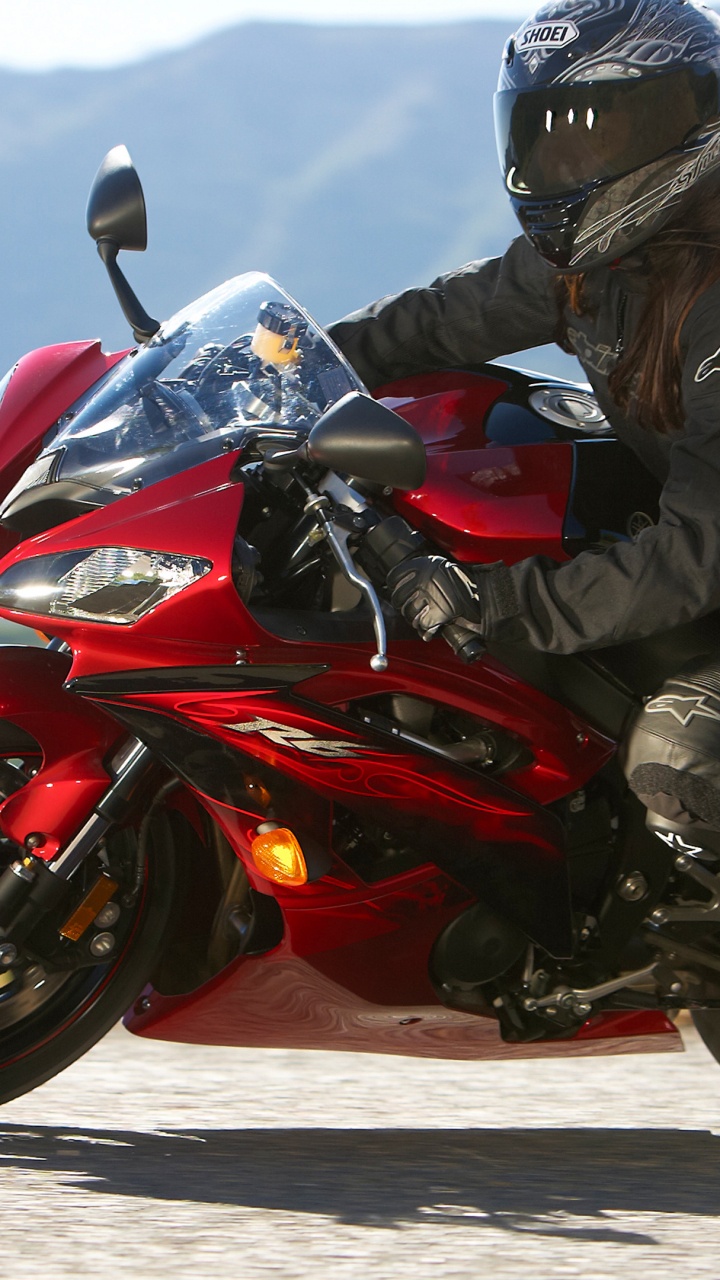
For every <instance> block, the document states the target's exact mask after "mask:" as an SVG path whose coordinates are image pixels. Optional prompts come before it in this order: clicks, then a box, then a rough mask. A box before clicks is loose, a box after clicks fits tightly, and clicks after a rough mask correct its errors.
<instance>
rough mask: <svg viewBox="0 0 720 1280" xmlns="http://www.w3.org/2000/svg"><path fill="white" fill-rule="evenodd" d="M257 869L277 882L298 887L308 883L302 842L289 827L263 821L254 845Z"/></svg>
mask: <svg viewBox="0 0 720 1280" xmlns="http://www.w3.org/2000/svg"><path fill="white" fill-rule="evenodd" d="M250 852H251V854H252V860H253V862H254V863H255V866H256V868H257V870H258V871H259V872H260V875H261V876H264V877H265V879H266V880H272V882H273V884H285V885H291V886H293V887H295V888H298V887H299V886H300V885H303V884H307V882H308V869H307V863H306V862H305V855H304V854H303V851H302V849H301V848H300V843H299V841H298V839H297V837H296V836H294V835H293V833H292V831H290V830H288V828H287V827H276V826H274V825H271V824H270V823H263V824H262V826H261V827H258V829H257V835H256V836H255V837H254V839H253V841H252V844H251V845H250Z"/></svg>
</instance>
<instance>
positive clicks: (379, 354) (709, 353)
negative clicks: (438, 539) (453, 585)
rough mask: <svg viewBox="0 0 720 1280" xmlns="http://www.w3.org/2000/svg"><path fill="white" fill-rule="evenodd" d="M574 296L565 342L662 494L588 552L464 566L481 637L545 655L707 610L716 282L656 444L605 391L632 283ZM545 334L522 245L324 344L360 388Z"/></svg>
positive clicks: (715, 594)
mask: <svg viewBox="0 0 720 1280" xmlns="http://www.w3.org/2000/svg"><path fill="white" fill-rule="evenodd" d="M588 288H589V289H590V290H591V291H592V294H591V298H592V303H593V314H592V315H583V316H580V317H578V316H576V315H574V314H573V313H572V312H570V311H568V313H567V316H566V320H567V325H568V333H569V337H570V341H571V343H572V345H573V347H574V350H575V352H576V354H577V356H578V359H579V360H580V363H581V365H582V367H583V369H584V371H585V374H586V376H587V379H588V381H589V382H590V383H591V384H592V387H593V389H594V391H595V394H596V396H597V398H598V401H599V402H600V405H601V407H602V409H603V411H604V412H605V414H606V416H607V417H608V419H609V421H610V422H611V423H612V425H613V427H614V428H615V430H616V432H617V435H618V436H619V438H620V439H621V440H623V441H624V442H625V443H626V444H627V445H629V446H630V447H631V448H632V449H633V450H634V451H635V453H636V454H637V455H638V456H639V457H640V459H641V461H642V462H643V463H644V465H645V466H646V467H647V468H648V469H649V470H650V471H651V472H652V473H653V474H654V475H655V476H656V477H657V478H658V479H659V480H660V482H661V483H662V485H663V489H662V497H661V503H660V520H659V522H658V524H657V525H656V526H654V527H653V528H650V529H646V530H644V531H643V532H642V533H640V534H639V535H638V536H637V537H636V538H635V539H634V540H633V541H630V542H619V543H616V544H615V545H613V546H612V547H611V548H609V549H608V550H607V551H605V552H603V553H602V554H596V553H594V552H584V553H583V554H581V555H579V556H577V558H576V559H575V560H572V561H570V562H568V563H564V564H562V565H558V564H557V563H556V562H554V561H552V560H550V559H548V558H547V557H542V556H533V557H532V558H531V559H528V560H523V561H521V562H520V563H519V564H516V565H513V566H511V567H509V568H508V567H506V566H504V565H489V566H475V567H474V569H473V575H474V577H475V578H476V579H477V582H478V586H479V590H480V596H481V600H482V607H483V613H484V619H485V623H484V626H485V634H486V636H487V638H488V639H491V640H498V641H501V642H502V641H506V642H509V643H519V644H522V645H530V646H532V647H533V648H535V649H540V650H544V651H546V652H554V653H572V652H575V651H578V650H581V649H589V648H598V647H603V646H606V645H612V644H618V643H620V642H623V641H628V640H634V639H639V638H642V637H645V636H649V635H653V634H655V633H656V632H659V631H665V630H667V629H669V628H670V627H674V626H676V625H678V624H680V623H683V622H689V621H691V620H692V619H694V618H698V617H700V616H702V615H704V614H706V613H709V612H711V611H712V610H714V609H717V608H719V607H720V284H716V285H713V286H711V287H710V288H709V289H708V290H707V291H706V292H705V293H704V294H703V295H702V296H701V297H700V299H699V300H698V301H697V303H696V304H695V306H694V307H693V309H692V311H691V312H690V313H689V315H688V318H687V320H686V321H685V324H684V327H683V330H682V352H683V380H682V397H683V407H684V412H685V420H684V423H683V424H682V427H681V428H680V429H677V428H676V429H673V430H671V431H670V432H669V433H668V434H661V433H659V432H655V431H648V430H644V429H642V428H641V427H640V426H639V425H638V423H637V422H636V421H634V420H633V418H632V417H628V416H626V415H625V414H624V413H623V412H622V411H621V410H620V409H619V408H618V406H617V404H615V402H614V401H613V400H612V398H611V396H610V394H609V391H608V376H609V374H610V372H611V370H612V368H613V367H614V364H615V362H616V360H617V353H618V350H619V349H620V344H622V341H623V338H624V340H625V342H626V343H627V342H629V341H630V340H631V338H632V334H633V330H634V327H635V326H636V325H637V323H638V320H639V317H640V315H641V312H642V308H643V305H644V296H643V294H644V281H643V277H642V273H638V272H637V271H633V270H631V269H627V268H626V269H623V265H622V264H621V266H620V269H612V268H608V267H602V268H599V269H598V270H597V271H596V272H595V273H594V274H593V276H592V277H590V278H589V280H588ZM557 325H558V311H557V303H556V294H555V288H554V281H553V274H552V272H551V271H550V269H549V268H548V267H546V265H545V264H544V263H543V261H542V260H541V259H540V258H539V257H538V256H537V254H536V253H535V251H534V250H533V249H532V247H531V246H530V244H529V242H528V241H527V240H525V238H524V237H522V238H520V239H518V240H515V241H513V243H512V244H511V246H510V248H509V249H508V251H507V253H506V254H505V255H504V256H503V257H502V258H494V259H488V260H485V261H481V262H471V263H469V264H468V265H467V266H464V267H461V268H460V270H459V271H453V272H451V273H450V274H449V275H445V276H441V277H440V278H439V279H438V280H436V281H435V282H434V283H433V284H432V285H430V287H429V288H424V289H410V290H408V291H407V292H405V293H401V294H398V295H396V296H395V297H388V298H383V299H381V300H380V301H379V302H376V303H374V304H373V305H372V306H370V307H367V308H365V309H364V310H363V311H358V312H355V313H354V314H353V315H351V316H348V317H346V318H345V319H344V320H341V321H339V322H338V323H336V324H334V325H332V326H331V327H330V330H329V332H330V334H331V336H332V338H333V339H334V341H335V342H336V343H337V345H338V346H339V347H340V349H341V350H342V351H343V352H344V353H345V355H346V356H347V358H348V359H349V360H350V362H351V364H353V365H354V367H355V368H356V370H357V371H358V373H359V375H360V377H361V378H362V379H363V381H364V382H365V383H366V385H367V386H368V387H369V388H370V389H371V390H372V389H373V388H375V387H378V386H381V385H382V384H383V383H385V382H389V381H392V380H393V379H395V378H400V377H405V376H408V375H410V374H414V373H420V372H423V371H425V372H428V371H431V370H436V369H447V368H453V367H458V366H462V365H467V364H475V363H477V362H480V361H485V360H493V359H495V358H497V357H498V356H506V355H509V354H511V353H512V352H514V351H521V350H524V349H525V348H528V347H535V346H541V345H543V344H545V343H550V342H553V341H554V340H555V334H556V331H557ZM718 639H719V641H720V634H719V636H718Z"/></svg>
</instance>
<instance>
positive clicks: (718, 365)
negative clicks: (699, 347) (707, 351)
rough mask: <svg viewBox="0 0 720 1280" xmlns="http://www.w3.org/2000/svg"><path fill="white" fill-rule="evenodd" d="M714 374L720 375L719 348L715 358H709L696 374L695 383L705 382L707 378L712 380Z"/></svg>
mask: <svg viewBox="0 0 720 1280" xmlns="http://www.w3.org/2000/svg"><path fill="white" fill-rule="evenodd" d="M714 373H720V347H718V349H717V351H716V352H715V355H714V356H709V357H708V359H707V360H703V362H702V364H701V365H700V366H699V368H698V371H697V373H696V374H695V381H696V382H704V381H705V379H706V378H711V377H712V375H713V374H714Z"/></svg>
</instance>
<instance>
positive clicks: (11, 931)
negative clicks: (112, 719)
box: [0, 738, 156, 970]
mask: <svg viewBox="0 0 720 1280" xmlns="http://www.w3.org/2000/svg"><path fill="white" fill-rule="evenodd" d="M155 763H156V758H155V756H154V753H153V752H152V751H151V750H150V748H149V747H146V746H145V744H144V743H142V742H141V741H140V740H139V739H138V738H131V739H129V740H128V741H127V742H126V743H125V744H124V745H123V746H122V748H121V749H120V751H119V752H118V753H117V754H116V755H115V756H114V758H113V760H112V762H111V764H110V778H111V782H110V786H109V787H108V788H107V790H106V791H105V793H104V794H103V795H102V796H101V798H100V800H99V801H98V802H97V803H96V805H95V806H94V808H93V811H92V813H91V814H90V816H89V817H88V818H87V819H86V821H85V822H84V823H83V824H82V826H81V827H80V829H79V830H78V831H77V832H76V833H75V835H73V836H72V837H71V839H70V840H69V841H68V842H67V843H66V844H65V846H64V847H63V848H61V849H60V850H59V852H58V853H56V854H55V856H54V857H53V858H51V859H50V860H49V861H46V860H44V859H43V858H40V857H37V856H36V855H35V854H34V853H33V847H34V846H33V836H32V835H30V836H28V838H27V840H26V842H25V846H26V850H27V852H26V853H25V855H24V856H23V857H22V858H19V859H18V860H17V861H15V862H13V863H12V865H11V866H9V867H8V868H7V869H6V870H5V871H4V872H3V874H2V876H0V970H1V969H7V968H9V967H10V966H11V965H12V964H14V963H15V961H16V959H17V957H18V952H19V949H20V947H21V946H22V944H23V942H24V941H25V939H26V938H27V937H28V935H29V934H30V933H31V932H32V930H33V929H34V928H35V926H36V925H37V923H38V921H39V920H40V919H41V918H42V916H43V915H45V913H46V912H47V911H49V910H51V909H52V908H53V907H55V906H56V905H58V904H59V903H60V902H61V901H62V900H63V898H64V897H65V896H66V894H67V892H68V881H69V880H70V877H71V876H72V875H73V873H74V872H75V871H76V870H77V869H78V867H80V866H81V864H82V863H83V862H84V861H85V859H86V858H87V857H88V856H89V855H90V854H91V853H93V852H94V850H96V849H97V848H98V846H99V844H100V841H101V840H102V839H103V837H104V836H105V835H106V834H107V832H108V830H109V829H110V827H111V826H112V825H113V824H114V823H115V822H117V821H118V819H119V818H121V817H123V816H124V814H125V813H126V812H127V809H128V806H129V803H130V801H131V799H132V798H133V796H134V795H135V794H136V792H137V789H138V787H139V786H140V784H141V783H142V782H143V781H144V780H145V778H146V777H147V776H148V774H149V773H150V771H151V769H152V768H153V766H154V765H155ZM110 883H112V882H110ZM97 900H98V901H99V899H97Z"/></svg>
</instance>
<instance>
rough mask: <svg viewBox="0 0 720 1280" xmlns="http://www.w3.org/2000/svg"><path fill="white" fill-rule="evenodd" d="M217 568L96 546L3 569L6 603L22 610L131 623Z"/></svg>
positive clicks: (0, 588)
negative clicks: (89, 549) (87, 549)
mask: <svg viewBox="0 0 720 1280" xmlns="http://www.w3.org/2000/svg"><path fill="white" fill-rule="evenodd" d="M211 569H212V564H211V562H210V561H209V560H202V559H200V557H198V556H176V555H170V554H169V553H168V552H166V551H139V550H136V549H135V548H134V547H95V548H94V549H93V550H91V551H69V552H65V553H63V554H60V555H54V556H35V557H33V559H31V560H24V561H22V562H21V563H20V564H14V565H12V566H11V567H10V568H9V569H6V570H5V572H4V573H2V574H0V605H4V606H5V607H6V608H7V609H13V610H16V611H17V612H19V613H33V614H40V615H41V616H45V615H47V616H48V617H54V618H58V617H60V618H78V619H84V620H85V621H87V622H112V623H115V624H117V625H118V626H131V625H132V623H133V622H137V621H138V619H139V618H142V617H143V616H144V615H145V614H146V613H149V611H150V610H151V609H154V608H155V606H156V605H158V604H162V602H163V601H164V600H169V599H170V597H171V596H174V595H177V593H178V592H179V591H184V590H185V588H186V587H189V586H192V584H193V582H197V581H198V579H200V578H203V577H204V576H205V574H206V573H209V572H210V570H211Z"/></svg>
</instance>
